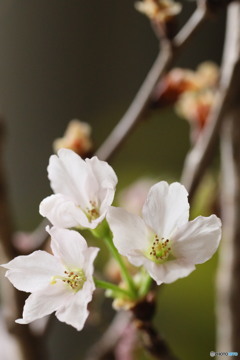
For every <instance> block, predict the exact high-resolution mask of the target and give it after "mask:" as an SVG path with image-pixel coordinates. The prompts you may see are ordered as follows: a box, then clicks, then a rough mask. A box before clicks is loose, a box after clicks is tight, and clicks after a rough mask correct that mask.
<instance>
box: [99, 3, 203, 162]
mask: <svg viewBox="0 0 240 360" xmlns="http://www.w3.org/2000/svg"><path fill="white" fill-rule="evenodd" d="M206 16H207V9H206V7H202V6H199V7H198V8H197V10H196V11H195V12H194V13H193V15H192V17H191V18H190V19H189V21H188V22H187V23H186V25H185V26H184V27H183V29H182V30H181V31H180V32H179V33H178V34H177V35H176V37H175V38H174V39H173V41H172V42H171V43H170V42H168V41H166V42H163V43H162V49H161V51H160V52H159V55H158V56H157V59H156V61H155V62H154V64H153V66H152V68H151V70H150V71H149V73H148V75H147V77H146V79H145V81H144V82H143V84H142V86H141V88H140V90H139V91H138V93H137V95H136V97H135V98H134V100H133V102H132V104H131V105H130V107H129V109H128V110H127V112H126V113H125V115H124V116H123V118H122V119H121V120H120V121H119V123H118V124H117V125H116V127H115V128H114V129H113V131H112V132H111V133H110V135H109V136H108V137H107V139H106V140H105V141H104V143H103V144H102V145H101V146H100V148H99V149H98V150H97V152H96V155H97V156H98V157H99V158H100V159H102V160H109V159H110V158H111V157H112V156H113V155H114V153H115V152H116V151H117V150H118V148H119V147H120V146H121V145H122V143H123V142H124V141H125V140H126V138H127V137H128V136H129V134H130V133H131V132H132V130H133V129H134V128H135V126H136V125H137V124H138V123H139V122H140V121H141V120H142V118H143V116H144V113H145V112H146V111H147V110H148V107H149V103H150V99H151V95H152V92H153V89H154V88H155V86H156V84H157V82H158V81H159V80H160V78H161V77H162V76H163V75H164V73H165V72H166V71H167V70H168V69H169V67H170V66H171V64H172V63H173V60H174V59H175V58H176V56H177V54H178V53H179V51H180V49H181V48H182V47H183V46H184V45H185V44H186V43H187V42H188V41H189V40H190V38H191V37H192V35H193V34H194V33H195V32H196V30H197V29H198V28H199V26H200V25H201V24H202V22H203V21H204V20H205V18H206Z"/></svg>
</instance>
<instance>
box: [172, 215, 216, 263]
mask: <svg viewBox="0 0 240 360" xmlns="http://www.w3.org/2000/svg"><path fill="white" fill-rule="evenodd" d="M220 239H221V220H220V219H219V218H218V217H217V216H216V215H211V216H209V217H203V216H199V217H197V218H196V219H195V220H193V221H190V222H188V223H187V224H185V225H183V226H182V227H181V228H179V229H178V230H177V231H176V233H175V234H174V236H173V238H172V251H173V254H174V256H176V257H178V258H180V259H183V260H185V261H187V262H188V263H191V264H201V263H204V262H205V261H207V260H209V259H210V258H211V257H212V256H213V254H214V253H215V252H216V250H217V248H218V245H219V242H220Z"/></svg>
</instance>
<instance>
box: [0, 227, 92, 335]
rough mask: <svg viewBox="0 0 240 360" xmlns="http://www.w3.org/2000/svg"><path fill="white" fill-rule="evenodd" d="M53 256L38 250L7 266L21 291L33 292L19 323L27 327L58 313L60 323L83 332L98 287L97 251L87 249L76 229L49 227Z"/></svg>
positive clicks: (9, 276) (9, 274)
mask: <svg viewBox="0 0 240 360" xmlns="http://www.w3.org/2000/svg"><path fill="white" fill-rule="evenodd" d="M47 231H48V232H49V234H50V235H51V238H52V240H51V249H52V252H53V255H51V254H49V253H47V252H46V251H41V250H38V251H35V252H33V253H32V254H30V255H25V256H18V257H16V258H14V259H13V260H12V261H10V262H9V263H7V264H4V265H2V266H3V267H4V268H6V269H8V271H7V272H6V277H7V278H8V279H9V280H10V282H11V283H12V284H13V285H14V286H15V287H16V288H17V289H18V290H21V291H25V292H30V293H31V295H30V296H29V297H28V299H27V300H26V302H25V305H24V309H23V315H22V319H17V320H16V322H17V323H19V324H28V323H30V322H32V321H34V320H36V319H40V318H42V317H43V316H46V315H49V314H51V313H52V312H56V317H57V318H58V320H60V321H62V322H65V323H67V324H69V325H72V326H73V327H75V328H76V329H77V330H82V328H83V326H84V324H85V321H86V319H87V317H88V314H89V312H88V310H87V305H88V303H89V302H90V301H91V300H92V293H93V291H94V290H95V284H94V281H93V278H92V275H93V270H94V269H93V262H94V260H95V258H96V256H97V253H98V251H99V249H98V248H95V247H88V246H87V243H86V241H85V239H84V238H83V237H82V236H81V235H80V234H79V233H78V232H76V231H74V230H67V229H59V228H56V227H53V228H51V229H50V228H49V227H47Z"/></svg>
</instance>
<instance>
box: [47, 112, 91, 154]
mask: <svg viewBox="0 0 240 360" xmlns="http://www.w3.org/2000/svg"><path fill="white" fill-rule="evenodd" d="M61 148H65V149H71V150H73V151H75V152H76V153H77V154H78V155H81V156H83V157H84V156H86V155H87V154H88V153H89V152H90V151H91V149H92V141H91V126H90V125H89V124H87V123H85V122H82V121H80V120H76V119H75V120H72V121H70V123H69V124H68V127H67V129H66V131H65V134H64V136H63V137H62V138H59V139H56V140H55V141H54V142H53V149H54V151H55V152H57V151H58V150H59V149H61Z"/></svg>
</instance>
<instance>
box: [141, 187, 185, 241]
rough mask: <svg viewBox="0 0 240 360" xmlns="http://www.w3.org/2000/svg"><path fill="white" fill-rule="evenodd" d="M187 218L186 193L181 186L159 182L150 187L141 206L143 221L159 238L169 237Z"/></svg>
mask: <svg viewBox="0 0 240 360" xmlns="http://www.w3.org/2000/svg"><path fill="white" fill-rule="evenodd" d="M188 217H189V203H188V193H187V191H186V189H185V187H184V186H183V185H181V184H179V183H172V184H171V185H168V183H166V182H165V181H161V182H159V183H157V184H156V185H154V186H152V187H151V189H150V191H149V194H148V197H147V200H146V202H145V204H144V206H143V219H144V220H145V222H146V223H147V225H148V226H150V227H151V228H152V229H153V230H154V231H155V232H156V233H157V234H158V235H159V236H160V237H164V238H169V237H171V234H172V232H173V231H174V230H175V229H176V228H177V227H178V226H181V225H183V224H185V223H186V222H187V221H188Z"/></svg>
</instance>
